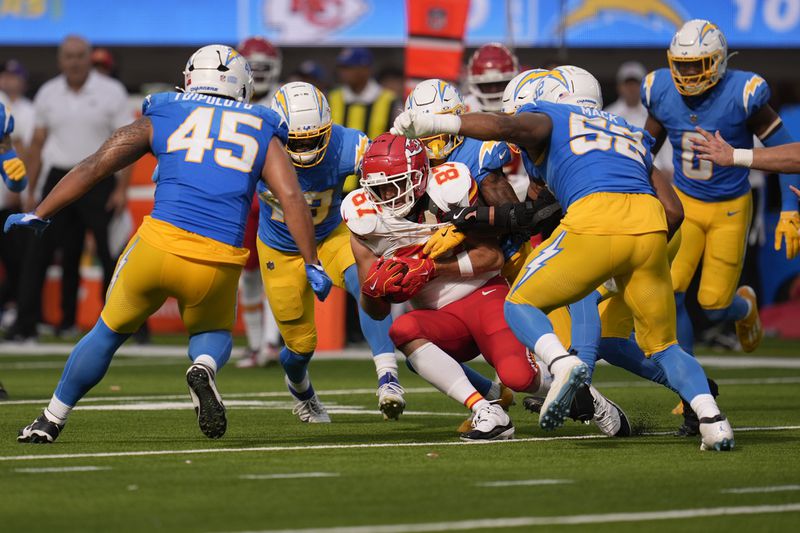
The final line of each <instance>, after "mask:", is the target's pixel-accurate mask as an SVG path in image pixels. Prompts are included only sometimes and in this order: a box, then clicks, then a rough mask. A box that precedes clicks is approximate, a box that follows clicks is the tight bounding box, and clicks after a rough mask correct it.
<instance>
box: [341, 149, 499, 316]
mask: <svg viewBox="0 0 800 533" xmlns="http://www.w3.org/2000/svg"><path fill="white" fill-rule="evenodd" d="M425 192H426V193H427V198H422V199H421V200H420V201H427V202H428V206H427V207H426V209H425V211H423V213H422V215H421V221H420V222H413V221H411V220H408V219H407V218H397V217H391V216H388V215H387V216H382V214H381V210H380V208H379V207H376V206H375V205H374V204H373V203H372V202H371V201H370V199H369V195H367V192H366V191H365V190H364V189H356V190H354V191H353V192H351V193H350V194H348V195H347V197H345V199H344V200H342V206H341V212H342V218H343V219H344V221H345V223H346V224H347V227H348V228H349V229H350V231H351V232H352V233H353V234H354V235H356V237H358V238H359V239H360V240H361V242H363V243H364V245H365V246H366V247H367V248H369V249H370V250H371V251H372V253H374V254H375V255H376V256H382V257H387V258H388V257H394V256H398V257H417V256H418V254H419V253H421V252H422V247H423V246H424V245H425V242H426V241H427V240H428V238H429V237H430V236H431V234H432V233H433V232H435V231H437V230H438V229H440V228H443V227H444V226H446V224H444V223H440V222H439V221H438V218H437V214H438V213H444V212H448V211H451V210H452V209H455V208H457V207H468V206H469V205H471V204H472V203H474V201H475V199H476V198H477V195H478V186H477V184H476V183H475V181H474V180H473V179H472V178H471V177H470V174H469V169H468V168H467V167H466V165H464V164H462V163H455V162H451V163H444V164H442V165H439V166H437V167H434V168H432V169H431V174H430V176H429V177H428V187H427V189H426V190H425ZM498 273H499V271H493V272H486V273H484V274H478V275H476V276H474V277H472V278H462V277H448V276H438V277H435V278H433V279H432V280H431V281H429V282H428V283H427V284H426V285H425V286H424V287H423V288H422V290H420V291H419V293H417V295H416V296H414V298H412V299H411V300H410V301H411V305H412V306H414V308H416V309H439V308H441V307H444V306H445V305H447V304H450V303H453V302H455V301H457V300H460V299H461V298H464V297H465V296H467V295H469V294H472V293H473V292H474V291H475V290H477V289H479V288H480V287H483V286H484V285H485V284H486V282H487V281H489V280H490V279H492V278H493V277H495V276H497V274H498Z"/></svg>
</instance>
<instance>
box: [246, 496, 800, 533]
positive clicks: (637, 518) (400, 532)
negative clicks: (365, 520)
mask: <svg viewBox="0 0 800 533" xmlns="http://www.w3.org/2000/svg"><path fill="white" fill-rule="evenodd" d="M795 512H800V503H789V504H785V505H747V506H742V507H708V508H701V509H671V510H668V511H649V512H634V513H608V514H584V515H572V516H520V517H514V518H485V519H482V520H480V519H479V520H458V521H453V522H428V523H423V524H393V525H378V524H376V525H373V526H355V527H325V528H310V529H265V530H260V531H246V532H244V531H243V532H240V533H417V532H423V531H459V530H469V529H494V528H509V527H534V526H558V525H575V524H611V523H619V522H651V521H655V520H681V519H686V518H703V517H709V516H735V515H753V514H774V513H795Z"/></svg>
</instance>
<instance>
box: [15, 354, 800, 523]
mask: <svg viewBox="0 0 800 533" xmlns="http://www.w3.org/2000/svg"><path fill="white" fill-rule="evenodd" d="M759 355H760V356H761V357H765V356H766V355H779V356H782V357H783V358H785V359H784V361H786V363H787V364H786V365H783V366H792V365H793V364H794V366H795V368H713V367H712V368H708V369H707V370H708V373H709V375H711V376H712V377H714V378H716V379H717V380H718V381H719V383H720V388H721V397H720V399H719V400H720V404H721V406H722V408H723V410H725V411H726V412H727V414H728V416H729V418H730V419H731V421H732V423H733V425H734V428H735V429H737V430H738V431H737V433H736V449H735V450H734V451H733V452H732V453H727V454H720V453H711V452H700V451H699V441H697V440H696V439H680V438H676V437H673V436H671V435H669V434H668V432H670V431H671V430H673V429H675V427H677V425H678V424H679V418H678V417H676V416H673V415H671V414H670V409H671V408H672V407H674V405H675V404H676V397H675V396H674V395H673V394H671V393H670V392H669V391H667V390H665V389H662V388H659V387H657V386H655V385H651V384H648V383H644V382H642V381H641V380H639V379H637V378H636V377H634V376H632V375H630V374H627V373H625V372H624V371H622V370H618V369H614V368H610V367H608V366H601V367H598V370H597V373H596V374H595V384H596V385H597V386H598V388H600V389H601V390H602V391H603V392H604V393H605V394H606V395H607V396H609V397H610V398H612V399H613V400H615V401H617V402H618V403H619V404H620V405H622V406H623V407H624V408H625V409H626V411H627V412H628V415H629V416H630V417H631V418H632V419H633V420H634V422H635V424H636V426H637V428H638V429H639V430H640V431H641V432H642V433H643V434H642V435H641V436H638V437H633V438H629V439H624V440H621V439H608V438H604V437H601V436H600V434H599V432H598V431H597V429H596V428H594V427H593V426H583V425H579V424H577V423H572V422H570V423H568V424H567V426H566V427H564V428H562V429H560V430H559V431H557V432H556V433H546V432H544V431H542V430H540V429H538V426H537V425H536V419H535V418H534V416H533V415H531V414H529V413H526V412H525V411H524V410H523V409H522V408H521V406H520V405H517V406H515V407H513V408H512V412H511V414H512V417H513V419H514V421H515V423H516V428H517V438H516V440H515V441H510V442H504V443H493V444H485V445H480V444H461V443H459V441H458V438H457V435H456V433H455V428H456V427H457V425H458V424H459V422H460V421H461V420H462V419H463V417H464V416H465V415H466V411H465V409H463V407H461V406H459V405H457V404H455V403H454V402H452V401H451V400H449V399H447V398H446V397H444V396H443V395H441V394H439V393H437V392H435V391H434V390H433V389H431V388H430V387H428V386H427V385H426V384H425V383H424V382H422V381H421V380H420V379H419V378H417V377H416V376H414V375H412V374H410V373H409V372H408V371H407V370H406V369H405V367H403V368H401V379H402V381H403V384H404V386H405V387H406V388H407V389H409V394H408V395H407V400H408V408H407V409H408V411H409V412H408V413H407V414H406V415H404V416H403V417H402V418H401V420H400V421H399V422H384V421H383V420H382V418H381V416H380V415H379V414H378V412H377V406H376V398H375V395H374V370H373V368H374V367H373V366H372V363H371V362H370V361H366V360H365V361H341V360H340V361H323V360H318V361H316V362H314V363H312V366H311V375H312V378H313V381H314V384H315V387H316V389H317V390H318V391H320V396H321V398H322V400H323V401H324V402H325V403H326V405H327V406H328V408H329V410H330V411H331V417H332V419H333V423H332V424H330V425H306V424H302V423H300V422H299V421H297V420H296V419H295V418H294V416H293V415H292V414H291V402H290V399H289V396H288V393H286V392H285V389H284V385H283V381H282V374H281V372H280V371H279V370H278V369H277V368H270V369H257V370H239V369H236V368H234V367H233V365H230V366H229V367H227V368H226V369H225V370H224V371H223V372H222V373H221V374H220V376H219V380H218V384H219V388H220V391H221V392H222V394H223V397H224V398H225V399H226V404H227V406H228V412H229V417H228V418H229V424H228V433H227V434H226V435H225V437H224V438H223V439H221V440H218V441H209V440H207V439H206V438H205V437H203V436H202V434H201V433H200V431H199V430H198V428H197V426H196V423H195V420H194V413H193V411H192V410H191V405H190V403H189V399H188V393H187V392H186V385H185V382H184V379H183V373H184V371H185V369H186V367H187V362H186V361H185V360H183V359H180V358H144V357H126V356H118V358H117V359H116V360H115V361H114V364H112V367H111V370H110V372H109V374H108V375H107V376H106V378H105V379H104V380H103V382H101V384H100V385H99V386H98V387H97V388H96V389H95V390H94V391H93V392H92V393H91V394H90V395H89V396H88V397H87V398H86V399H85V401H84V402H83V403H82V404H81V406H80V408H79V409H78V410H76V412H74V413H73V415H72V417H71V419H70V421H69V424H68V425H67V427H66V429H65V431H64V433H62V435H61V437H60V438H59V440H58V441H57V442H56V443H55V444H53V445H38V446H37V445H20V444H17V443H16V440H15V437H16V433H17V430H18V429H19V428H20V427H22V426H24V425H26V424H28V423H29V422H30V421H31V420H32V419H33V418H34V417H35V416H36V415H37V414H39V412H40V411H41V409H42V407H43V406H44V405H45V404H46V399H48V398H49V397H50V395H51V394H52V390H53V387H54V386H55V384H56V382H57V380H58V377H59V375H60V372H61V368H62V366H63V362H64V360H65V358H64V357H63V356H20V355H3V356H0V380H1V381H2V382H3V383H4V385H5V386H6V388H7V389H8V390H9V392H10V394H11V395H12V398H11V401H8V402H0V531H3V532H16V531H59V532H63V531H115V532H123V531H170V532H173V531H207V532H222V531H226V532H228V531H229V532H237V531H264V530H280V529H301V528H333V527H338V528H341V529H339V530H337V531H351V530H353V528H354V527H358V526H362V529H359V530H356V531H383V532H385V533H389V532H400V531H451V530H460V529H472V530H486V531H489V530H495V529H498V528H501V527H516V528H517V530H522V529H534V528H535V529H538V530H548V531H549V530H558V531H560V530H576V529H577V528H579V527H580V528H587V527H588V528H591V529H590V530H591V531H609V532H610V531H615V532H616V531H641V530H642V529H643V528H644V527H646V528H648V531H649V532H651V531H675V530H681V531H743V530H746V531H787V530H791V529H794V528H795V527H797V521H798V519H800V464H798V462H799V461H800V413H799V412H798V398H800V365H797V364H795V363H798V362H800V345H798V344H794V345H789V344H777V343H771V344H770V345H768V346H766V347H765V349H764V350H763V353H760V354H757V355H756V358H757V357H758V356H759ZM792 356H797V357H798V358H797V359H795V358H793V357H792ZM737 359H741V358H737ZM481 368H483V369H488V367H486V366H483V367H481ZM520 400H521V398H520ZM520 403H521V402H520ZM46 469H52V470H51V471H47V470H46ZM581 524H582V525H581ZM792 524H794V525H792ZM379 526H381V527H382V529H376V528H377V527H379ZM537 526H540V527H537ZM326 530H327V529H326Z"/></svg>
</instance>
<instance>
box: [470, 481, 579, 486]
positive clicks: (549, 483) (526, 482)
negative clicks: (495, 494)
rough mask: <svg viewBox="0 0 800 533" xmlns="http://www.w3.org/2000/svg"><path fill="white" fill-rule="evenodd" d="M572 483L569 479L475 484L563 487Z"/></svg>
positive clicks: (482, 484) (480, 484) (476, 484)
mask: <svg viewBox="0 0 800 533" xmlns="http://www.w3.org/2000/svg"><path fill="white" fill-rule="evenodd" d="M566 483H572V480H571V479H514V480H509V481H484V482H482V483H475V486H476V487H490V488H495V487H527V486H538V485H564V484H566Z"/></svg>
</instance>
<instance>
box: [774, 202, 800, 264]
mask: <svg viewBox="0 0 800 533" xmlns="http://www.w3.org/2000/svg"><path fill="white" fill-rule="evenodd" d="M798 232H800V213H798V212H797V211H781V218H780V220H778V225H777V226H775V251H776V252H777V251H779V250H780V249H781V241H784V240H785V241H786V259H794V258H795V257H796V256H797V253H798V252H800V233H798Z"/></svg>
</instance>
